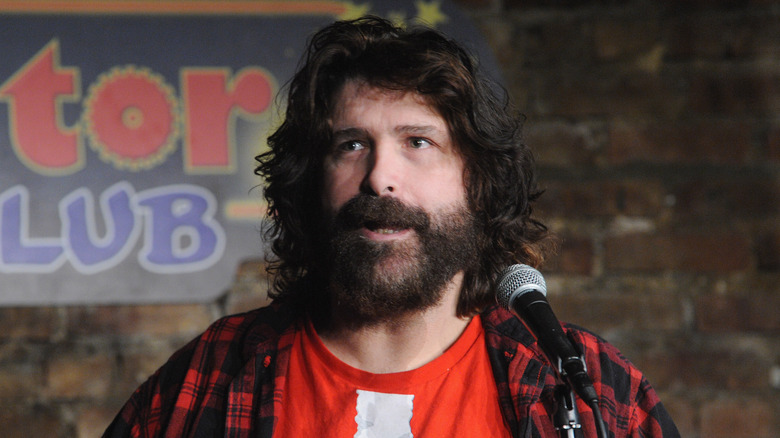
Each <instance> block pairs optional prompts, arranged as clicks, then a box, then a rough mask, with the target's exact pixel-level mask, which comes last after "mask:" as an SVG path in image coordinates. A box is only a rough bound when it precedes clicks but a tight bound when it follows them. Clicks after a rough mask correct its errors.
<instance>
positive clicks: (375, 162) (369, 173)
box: [361, 144, 402, 196]
mask: <svg viewBox="0 0 780 438" xmlns="http://www.w3.org/2000/svg"><path fill="white" fill-rule="evenodd" d="M400 158H401V157H400V156H399V153H398V152H397V151H396V150H395V149H394V148H392V147H390V146H388V145H385V144H377V145H375V146H374V148H373V150H372V151H371V153H370V154H369V156H368V162H367V170H366V176H365V178H364V179H363V182H362V185H361V188H362V190H363V192H364V193H368V194H371V195H376V196H390V195H393V196H397V195H398V189H399V188H400V185H399V184H400V182H401V180H402V179H401V178H402V163H401V159H400Z"/></svg>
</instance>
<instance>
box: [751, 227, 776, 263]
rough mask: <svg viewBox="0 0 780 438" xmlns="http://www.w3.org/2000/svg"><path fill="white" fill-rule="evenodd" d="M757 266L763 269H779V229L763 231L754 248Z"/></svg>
mask: <svg viewBox="0 0 780 438" xmlns="http://www.w3.org/2000/svg"><path fill="white" fill-rule="evenodd" d="M756 255H757V256H758V268H759V269H761V270H763V271H772V272H777V271H780V229H778V230H777V231H770V232H766V233H763V234H761V235H760V236H759V238H758V244H757V248H756Z"/></svg>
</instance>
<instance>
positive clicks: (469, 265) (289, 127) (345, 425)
mask: <svg viewBox="0 0 780 438" xmlns="http://www.w3.org/2000/svg"><path fill="white" fill-rule="evenodd" d="M497 89H498V88H497V87H495V86H493V85H491V84H490V83H488V82H486V81H485V80H484V79H482V78H481V77H480V76H479V75H478V73H477V71H476V66H475V64H474V61H473V60H472V58H471V57H470V56H469V54H467V53H466V52H464V51H463V49H462V48H461V47H460V46H458V45H457V44H456V43H454V42H452V41H450V40H448V39H446V38H445V37H443V36H442V35H441V34H439V33H437V32H435V31H432V30H427V29H415V30H409V31H406V30H402V29H398V28H395V27H393V26H392V25H391V24H390V23H388V22H386V21H384V20H381V19H378V18H375V17H367V18H364V19H360V20H356V21H350V22H338V23H335V24H333V25H331V26H329V27H327V28H325V29H323V30H322V31H320V32H319V33H317V34H316V35H315V36H314V37H313V39H312V40H311V42H310V45H309V48H308V51H307V57H306V59H305V64H304V65H303V66H302V68H301V69H300V71H299V72H298V73H297V74H296V76H295V77H294V78H293V80H292V82H291V83H290V87H289V96H288V107H287V110H286V118H285V120H284V123H283V124H282V125H281V127H280V128H279V129H278V130H277V131H276V132H275V133H274V134H273V135H272V136H271V137H270V138H269V145H270V147H271V151H270V152H268V153H267V154H264V155H261V156H259V157H258V161H259V165H258V168H257V173H258V174H259V175H262V176H264V177H265V180H266V184H267V186H266V191H265V197H266V199H267V201H268V206H269V216H270V219H271V222H272V225H271V227H270V228H269V230H268V237H269V238H271V239H273V240H272V249H273V252H274V254H275V256H276V258H275V259H274V260H273V261H271V262H270V265H269V266H270V268H269V269H270V271H271V272H272V273H273V274H274V284H273V296H274V298H275V301H274V304H272V305H271V306H269V307H267V308H264V309H258V310H256V311H253V312H249V313H246V314H242V315H236V316H231V317H227V318H224V319H222V320H220V321H218V322H216V323H215V324H214V325H213V326H212V327H211V328H209V329H208V330H207V331H206V332H205V333H204V334H203V335H202V336H201V337H199V338H198V339H195V340H194V341H192V342H191V343H190V344H189V345H187V346H185V347H184V348H183V349H182V350H180V351H179V352H177V353H176V354H175V355H174V356H173V357H172V358H171V359H170V360H169V362H168V363H167V364H166V365H164V366H163V367H162V368H161V369H160V370H159V371H158V372H157V373H156V374H155V375H154V376H152V377H151V378H150V380H149V381H147V382H146V383H145V384H144V385H142V386H141V387H140V388H139V389H138V390H137V391H136V393H135V394H134V395H133V397H132V398H131V399H130V401H129V402H128V403H127V405H126V406H125V407H124V408H123V410H122V411H121V412H120V413H119V415H118V416H117V418H116V419H115V421H114V423H113V424H112V425H111V427H110V428H109V430H108V431H107V432H106V436H143V437H147V436H148V437H151V436H175V437H183V436H198V437H205V436H263V437H290V436H334V437H341V436H344V437H346V436H350V437H351V436H355V437H374V436H376V437H396V436H403V437H411V436H426V437H435V436H479V437H482V436H495V437H510V436H515V437H521V436H522V437H526V436H529V437H530V436H558V433H559V432H557V431H556V430H555V427H554V425H553V420H552V418H551V416H552V413H553V411H554V410H555V409H556V406H557V404H556V400H555V399H556V397H555V392H556V391H555V390H556V387H558V386H559V384H560V381H559V380H558V378H557V377H556V373H555V370H554V368H553V367H552V366H551V364H550V363H549V361H548V360H547V359H545V356H544V354H543V352H542V349H541V348H540V346H539V345H538V344H537V343H536V341H535V339H534V337H533V335H532V334H531V333H530V332H528V330H527V329H526V328H525V326H524V325H523V324H522V322H520V321H519V320H517V319H516V318H515V317H514V316H512V315H511V314H509V313H508V312H506V311H504V310H501V309H497V308H496V306H495V296H494V289H495V285H496V282H497V279H498V276H499V273H500V272H501V270H502V269H503V268H505V267H506V266H508V265H510V264H513V263H526V264H529V265H534V266H537V265H539V264H540V263H541V262H542V259H543V256H544V253H545V248H546V247H547V246H548V243H547V242H548V238H547V237H548V236H547V230H546V228H545V227H544V225H542V224H541V223H540V222H538V221H537V220H536V219H534V218H532V216H531V204H532V202H533V201H534V200H535V199H536V198H537V197H538V196H539V194H540V192H539V190H538V189H537V187H536V183H535V179H534V172H533V160H532V158H531V154H530V151H529V150H528V148H527V147H526V146H525V145H524V144H523V143H522V142H521V141H520V125H519V122H518V118H517V117H516V116H515V114H513V113H512V112H511V111H510V110H509V109H508V106H507V105H505V103H504V101H503V99H500V98H499V96H498V95H497V93H496V91H497ZM567 331H568V333H569V334H570V336H571V337H572V339H574V341H575V342H576V344H577V346H578V348H580V349H581V350H582V351H583V352H584V357H585V360H586V362H587V366H588V369H589V372H590V373H591V375H592V376H595V380H596V385H595V387H596V389H597V391H598V393H599V402H600V406H601V409H600V411H603V412H602V414H603V417H604V421H605V423H606V425H607V428H608V429H609V431H610V432H611V434H613V435H614V436H616V437H621V436H634V437H638V436H677V431H676V429H675V427H674V425H673V423H672V422H671V419H670V418H669V416H668V414H667V413H666V411H665V410H664V408H663V406H662V404H661V403H660V401H659V400H658V397H657V396H656V394H655V392H654V390H653V389H652V388H651V387H650V385H649V384H648V382H647V381H646V380H645V379H644V378H643V377H642V375H641V373H640V372H639V371H638V370H637V369H636V368H634V367H633V366H632V365H631V364H630V363H628V362H627V361H626V360H625V359H624V358H623V357H622V356H621V355H620V353H619V352H618V351H617V350H616V349H615V348H613V347H612V346H610V345H608V344H606V343H605V342H604V341H602V340H600V339H598V338H597V337H595V336H593V335H592V334H589V333H587V332H585V331H583V330H580V329H576V328H574V327H569V326H567ZM577 404H578V408H579V412H580V415H581V418H582V427H583V430H584V431H585V433H586V435H587V436H595V431H596V426H595V420H594V415H593V411H591V409H590V408H589V407H588V406H587V405H586V404H584V403H581V402H580V401H579V400H578V402H577Z"/></svg>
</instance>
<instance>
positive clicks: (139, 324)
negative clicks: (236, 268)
mask: <svg viewBox="0 0 780 438" xmlns="http://www.w3.org/2000/svg"><path fill="white" fill-rule="evenodd" d="M214 319H215V318H214V315H213V313H212V309H211V305H208V304H168V305H141V306H95V307H74V308H70V309H68V331H69V332H70V333H72V334H74V335H87V334H88V335H113V336H125V335H140V336H145V337H155V336H168V335H172V336H180V337H183V338H189V337H192V336H195V335H197V334H199V333H201V332H203V330H205V329H206V328H207V327H208V325H209V324H210V323H211V322H212V321H213V320H214Z"/></svg>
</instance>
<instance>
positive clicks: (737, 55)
mask: <svg viewBox="0 0 780 438" xmlns="http://www.w3.org/2000/svg"><path fill="white" fill-rule="evenodd" d="M665 24H666V26H665V40H666V41H668V45H667V48H668V56H669V57H670V58H672V59H677V60H679V59H683V60H687V59H692V58H693V59H701V58H707V59H713V60H723V59H728V60H741V59H751V58H754V57H761V56H769V57H771V56H774V55H773V54H774V53H777V51H778V49H780V46H779V45H778V39H777V25H778V21H777V18H776V17H773V16H771V15H768V14H767V15H761V14H678V15H677V16H676V17H674V18H673V19H670V20H667V21H666V23H665Z"/></svg>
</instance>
